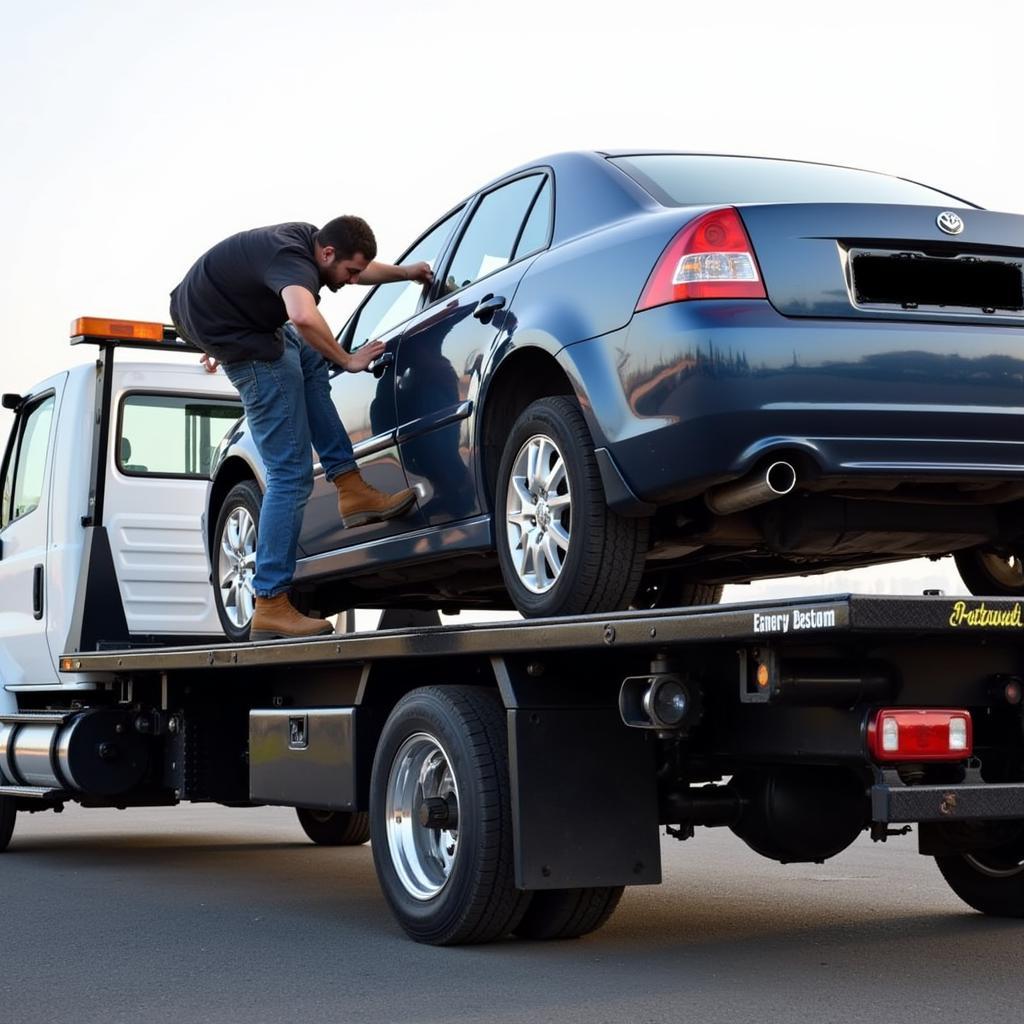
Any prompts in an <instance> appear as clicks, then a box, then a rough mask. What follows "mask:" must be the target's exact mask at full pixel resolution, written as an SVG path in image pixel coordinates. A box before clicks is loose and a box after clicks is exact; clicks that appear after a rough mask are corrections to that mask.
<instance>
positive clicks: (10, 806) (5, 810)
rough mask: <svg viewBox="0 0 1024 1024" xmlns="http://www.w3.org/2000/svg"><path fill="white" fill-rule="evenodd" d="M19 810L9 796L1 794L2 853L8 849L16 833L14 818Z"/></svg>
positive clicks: (0, 832)
mask: <svg viewBox="0 0 1024 1024" xmlns="http://www.w3.org/2000/svg"><path fill="white" fill-rule="evenodd" d="M17 815H18V811H17V808H16V807H15V805H14V801H13V800H12V799H11V797H9V796H0V853H3V852H4V850H6V849H7V846H8V844H9V843H10V841H11V836H12V835H13V834H14V819H15V818H16V817H17Z"/></svg>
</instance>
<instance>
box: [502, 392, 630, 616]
mask: <svg viewBox="0 0 1024 1024" xmlns="http://www.w3.org/2000/svg"><path fill="white" fill-rule="evenodd" d="M541 463H543V467H540V464H541ZM533 465H536V466H537V467H538V469H537V472H536V473H535V474H534V477H533V479H532V480H531V479H530V476H529V473H528V471H527V467H528V466H533ZM542 477H543V479H541V478H542ZM517 482H518V484H517ZM549 483H550V486H549ZM495 492H496V493H495V497H494V521H495V538H496V543H497V548H498V562H499V564H500V566H501V575H502V578H503V579H504V581H505V587H506V589H507V590H508V593H509V596H510V597H511V598H512V602H513V604H514V605H515V606H516V608H517V609H518V610H519V612H521V613H522V614H523V615H525V616H527V617H535V616H543V615H577V614H582V613H585V612H610V611H616V610H618V609H621V608H626V607H628V606H629V602H630V600H631V599H632V598H633V595H634V594H635V593H636V588H637V586H638V584H639V583H640V576H641V574H642V572H643V567H644V560H645V557H646V554H647V539H648V529H649V524H648V520H647V519H645V518H638V519H632V518H626V517H625V516H620V515H618V514H616V513H615V512H613V511H612V510H611V509H610V508H608V505H607V504H606V502H605V497H604V487H603V485H602V483H601V473H600V471H599V469H598V466H597V459H596V457H595V456H594V442H593V439H592V438H591V436H590V431H589V430H588V429H587V424H586V421H585V420H584V418H583V413H582V412H581V411H580V407H579V403H578V402H577V401H576V400H575V399H573V398H568V397H566V396H565V395H555V396H552V397H550V398H541V399H538V400H537V401H536V402H533V403H531V404H530V405H529V406H527V407H526V409H525V410H523V412H522V413H521V414H520V416H519V418H518V419H517V420H516V422H515V424H514V425H513V427H512V430H511V431H510V433H509V437H508V441H507V442H506V444H505V448H504V452H503V454H502V457H501V464H500V466H499V468H498V480H497V486H496V488H495ZM542 492H543V493H542ZM544 552H547V554H546V555H545V554H544ZM552 560H554V561H555V562H557V563H558V564H557V565H553V564H552ZM538 564H539V569H537V566H538ZM531 569H535V571H533V572H531Z"/></svg>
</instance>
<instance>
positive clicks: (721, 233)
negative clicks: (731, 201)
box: [636, 206, 766, 312]
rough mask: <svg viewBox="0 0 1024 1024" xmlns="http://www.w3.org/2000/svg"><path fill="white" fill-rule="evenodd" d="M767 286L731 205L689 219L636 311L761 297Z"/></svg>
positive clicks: (658, 265)
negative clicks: (691, 302) (685, 302)
mask: <svg viewBox="0 0 1024 1024" xmlns="http://www.w3.org/2000/svg"><path fill="white" fill-rule="evenodd" d="M765 297H766V296H765V290H764V284H763V283H762V281H761V275H760V272H759V271H758V268H757V260H756V258H755V257H754V247H753V246H752V245H751V244H750V239H749V238H748V237H747V232H746V229H745V228H744V227H743V221H742V220H740V215H739V213H737V212H736V210H735V209H733V207H731V206H727V207H725V208H724V209H721V210H712V211H711V212H710V213H705V214H702V215H701V216H700V217H698V218H697V219H696V220H692V221H690V223H689V224H687V225H686V227H684V228H683V229H682V231H680V232H679V233H678V234H677V235H676V237H675V238H673V239H672V241H671V243H670V244H669V246H668V248H667V249H666V250H665V251H664V253H662V255H661V259H659V260H658V262H657V264H656V266H655V268H654V271H653V272H652V274H651V276H650V278H649V279H648V281H647V286H646V287H645V288H644V291H643V294H642V295H641V296H640V301H639V302H638V303H637V306H636V308H637V311H638V312H639V311H640V310H642V309H650V308H651V307H652V306H663V305H664V304H665V303H667V302H681V301H683V300H684V299H763V298H765Z"/></svg>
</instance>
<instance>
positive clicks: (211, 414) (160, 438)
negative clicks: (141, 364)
mask: <svg viewBox="0 0 1024 1024" xmlns="http://www.w3.org/2000/svg"><path fill="white" fill-rule="evenodd" d="M241 415H242V405H241V403H240V402H233V401H231V400H229V399H220V398H209V397H206V398H201V397H199V396H197V395H166V394H165V395H154V394H141V393H137V394H129V395H125V397H124V400H123V401H122V403H121V415H120V417H119V420H118V423H119V425H118V431H117V449H116V454H117V468H118V469H119V470H120V471H121V472H122V473H124V474H125V475H127V476H169V477H189V478H192V479H202V478H204V477H208V476H209V475H210V466H211V464H212V462H213V456H214V453H215V452H216V450H217V446H218V445H219V444H220V441H221V438H223V437H224V435H225V434H226V433H227V432H228V430H229V429H230V428H231V425H232V424H233V423H234V422H235V421H236V420H237V419H238V417H239V416H241Z"/></svg>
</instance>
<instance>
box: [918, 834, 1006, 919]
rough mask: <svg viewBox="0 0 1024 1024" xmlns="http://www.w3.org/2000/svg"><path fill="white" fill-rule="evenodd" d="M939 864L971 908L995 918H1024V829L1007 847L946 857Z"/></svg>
mask: <svg viewBox="0 0 1024 1024" xmlns="http://www.w3.org/2000/svg"><path fill="white" fill-rule="evenodd" d="M935 863H936V864H937V865H938V868H939V871H941V872H942V877H943V878H945V880H946V882H947V883H948V884H949V887H950V888H951V889H952V890H953V892H955V893H956V894H957V896H959V897H960V899H962V900H963V901H964V903H966V904H967V905H968V906H971V907H974V909H975V910H979V911H981V913H983V914H988V915H989V916H991V917H1024V828H1022V829H1021V830H1020V832H1019V833H1018V835H1017V837H1016V838H1015V839H1014V840H1012V841H1011V842H1009V843H1007V844H1005V845H1003V846H1000V847H997V848H995V849H989V850H981V851H978V852H975V853H967V854H962V853H956V854H949V855H943V856H939V857H936V858H935Z"/></svg>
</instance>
